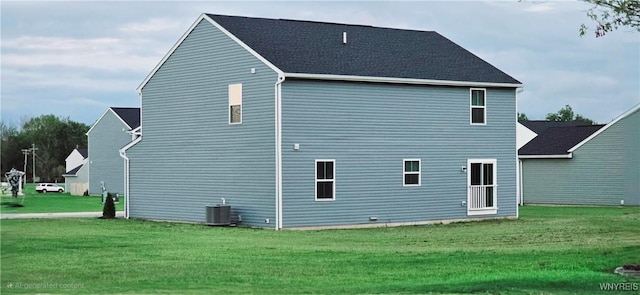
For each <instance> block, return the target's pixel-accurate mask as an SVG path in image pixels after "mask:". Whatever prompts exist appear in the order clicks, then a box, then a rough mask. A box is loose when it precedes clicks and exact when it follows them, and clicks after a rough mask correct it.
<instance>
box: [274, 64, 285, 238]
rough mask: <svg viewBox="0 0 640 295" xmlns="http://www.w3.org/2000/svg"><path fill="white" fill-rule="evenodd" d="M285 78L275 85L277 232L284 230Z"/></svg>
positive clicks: (280, 78)
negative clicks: (283, 88) (283, 133)
mask: <svg viewBox="0 0 640 295" xmlns="http://www.w3.org/2000/svg"><path fill="white" fill-rule="evenodd" d="M284 80H285V76H284V74H282V73H279V74H278V81H277V82H276V84H275V96H276V97H275V98H276V100H275V104H276V105H275V108H276V110H275V111H276V118H275V119H276V120H275V121H276V134H275V135H276V230H280V229H282V82H284Z"/></svg>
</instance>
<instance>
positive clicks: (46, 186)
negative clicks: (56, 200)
mask: <svg viewBox="0 0 640 295" xmlns="http://www.w3.org/2000/svg"><path fill="white" fill-rule="evenodd" d="M36 192H39V193H47V192H57V193H62V192H64V188H63V187H61V186H58V185H57V184H53V183H39V184H38V186H36Z"/></svg>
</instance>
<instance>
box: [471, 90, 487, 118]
mask: <svg viewBox="0 0 640 295" xmlns="http://www.w3.org/2000/svg"><path fill="white" fill-rule="evenodd" d="M474 90H481V91H482V92H484V105H483V106H474V105H473V91H474ZM474 108H481V109H482V110H483V112H484V115H483V118H484V122H482V123H473V109H474ZM469 124H471V125H479V126H482V125H487V89H486V88H469Z"/></svg>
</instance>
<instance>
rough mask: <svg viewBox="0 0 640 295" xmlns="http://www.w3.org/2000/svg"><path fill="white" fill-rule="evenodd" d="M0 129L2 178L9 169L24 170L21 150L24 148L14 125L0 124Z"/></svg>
mask: <svg viewBox="0 0 640 295" xmlns="http://www.w3.org/2000/svg"><path fill="white" fill-rule="evenodd" d="M0 129H2V135H1V143H0V147H1V152H0V158H1V159H2V161H0V163H1V165H0V166H1V167H0V169H2V170H1V171H0V172H1V173H2V177H4V173H5V172H8V171H9V170H11V168H16V169H18V170H20V171H22V170H24V155H23V154H22V150H21V149H22V148H24V147H23V144H24V142H23V141H22V138H21V137H20V132H19V131H18V128H17V127H16V126H15V125H13V124H10V123H5V122H0Z"/></svg>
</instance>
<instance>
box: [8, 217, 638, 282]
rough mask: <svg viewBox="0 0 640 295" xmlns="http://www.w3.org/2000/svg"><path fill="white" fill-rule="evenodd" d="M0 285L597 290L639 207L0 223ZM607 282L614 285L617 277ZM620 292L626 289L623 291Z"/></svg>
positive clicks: (626, 248)
mask: <svg viewBox="0 0 640 295" xmlns="http://www.w3.org/2000/svg"><path fill="white" fill-rule="evenodd" d="M0 233H1V240H2V249H1V258H2V265H1V271H2V273H1V279H2V281H1V284H0V288H1V289H0V293H2V294H14V293H64V294H88V293H91V294H99V293H102V294H105V293H128V294H158V293H160V294H193V293H199V294H234V293H235V294H301V293H317V294H372V293H375V294H383V293H384V294H411V293H417V294H425V293H447V294H450V293H479V294H594V293H600V290H601V289H600V288H601V287H600V286H601V284H612V283H624V284H626V285H617V286H626V287H621V288H627V289H633V288H636V291H624V290H623V291H619V292H605V293H606V294H616V293H619V294H637V293H638V291H637V288H638V287H639V284H640V279H639V278H627V277H622V276H619V275H615V274H613V270H614V269H615V268H616V267H617V266H621V265H623V264H625V263H640V208H638V207H635V208H629V207H626V208H603V207H523V208H522V209H521V216H520V219H518V220H497V221H495V220H494V221H484V222H469V223H455V224H448V225H428V226H408V227H393V228H375V229H357V230H326V231H272V230H260V229H248V228H228V227H226V228H223V227H206V226H203V225H194V224H179V223H161V222H150V221H141V220H124V219H116V220H100V219H97V218H92V219H47V220H2V224H1V230H0ZM610 286H611V285H610ZM627 289H625V290H627Z"/></svg>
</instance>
